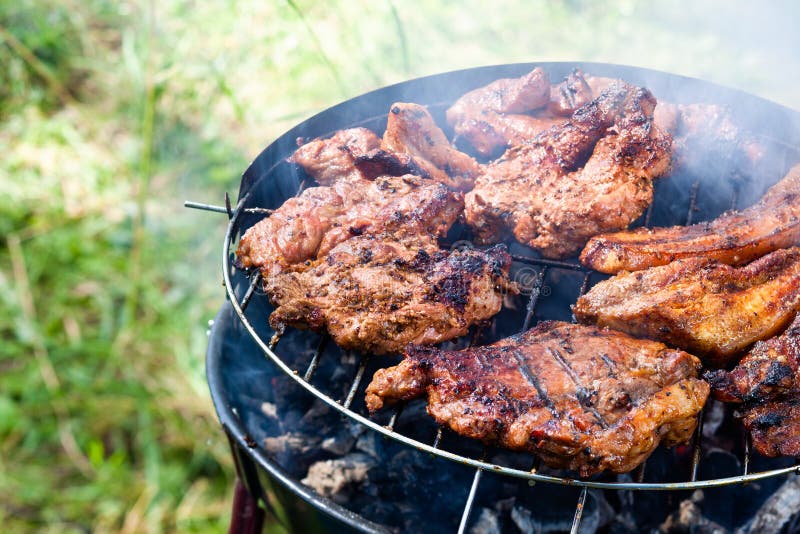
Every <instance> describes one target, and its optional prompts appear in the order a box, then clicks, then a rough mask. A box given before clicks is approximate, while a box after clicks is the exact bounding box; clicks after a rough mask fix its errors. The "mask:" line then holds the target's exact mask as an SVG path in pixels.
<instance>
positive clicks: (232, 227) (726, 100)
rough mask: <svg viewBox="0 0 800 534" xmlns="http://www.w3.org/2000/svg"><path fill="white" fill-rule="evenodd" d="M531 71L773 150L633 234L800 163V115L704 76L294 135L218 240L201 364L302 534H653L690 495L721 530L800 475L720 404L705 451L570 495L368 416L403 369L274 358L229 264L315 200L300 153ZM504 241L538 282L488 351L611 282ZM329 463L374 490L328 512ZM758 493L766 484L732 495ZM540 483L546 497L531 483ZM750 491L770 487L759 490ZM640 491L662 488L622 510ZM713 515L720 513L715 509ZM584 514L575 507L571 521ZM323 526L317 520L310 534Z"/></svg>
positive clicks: (411, 423) (357, 118)
mask: <svg viewBox="0 0 800 534" xmlns="http://www.w3.org/2000/svg"><path fill="white" fill-rule="evenodd" d="M537 65H538V66H541V67H543V68H544V69H545V70H546V71H547V72H548V74H550V77H551V79H553V80H557V79H560V78H561V77H563V76H565V75H566V74H567V73H569V72H570V71H571V70H572V69H573V68H576V67H577V68H580V69H582V70H583V71H584V72H585V73H587V74H591V75H596V76H609V77H618V78H623V79H625V80H626V81H628V82H630V83H633V84H638V85H642V86H645V87H648V88H649V89H651V90H652V91H653V93H654V94H655V95H656V96H657V97H658V98H659V99H665V100H669V101H673V102H678V103H693V102H708V103H716V104H722V105H726V106H729V107H730V108H731V109H732V110H734V114H735V116H736V118H737V119H738V121H739V122H740V124H741V125H742V127H743V128H745V129H748V130H750V131H751V132H753V134H754V135H755V138H756V140H758V141H759V142H760V143H761V144H762V145H763V146H765V147H766V148H767V149H768V153H769V157H768V158H765V160H764V163H763V164H762V165H760V166H759V168H758V169H755V170H748V171H747V172H746V173H743V172H742V169H740V168H739V167H738V165H737V164H736V163H735V162H733V160H730V159H725V158H709V161H707V162H706V163H705V164H704V165H701V166H693V167H692V168H691V169H686V170H683V171H680V172H676V173H674V174H673V175H672V176H670V177H669V178H666V179H662V180H660V181H658V182H657V184H656V192H655V199H656V200H655V202H654V203H653V206H652V207H651V209H650V210H648V212H647V214H645V215H643V216H642V218H640V220H639V221H637V222H636V223H634V225H642V224H645V223H646V224H649V225H654V226H661V225H672V224H686V223H687V222H698V221H702V220H708V219H711V218H714V217H716V216H718V215H719V214H720V213H722V212H723V211H725V210H727V209H730V208H732V207H734V208H741V207H744V206H748V205H750V204H752V203H753V202H754V201H755V200H757V199H758V198H759V197H760V196H761V195H762V194H763V192H764V191H765V190H766V189H767V188H768V187H769V186H770V185H772V184H774V183H775V182H776V181H777V180H779V179H780V178H781V177H783V175H784V174H785V172H786V171H787V170H788V169H789V168H790V167H791V166H792V165H793V164H795V163H797V162H800V155H799V154H798V150H797V147H798V146H800V128H798V126H799V125H800V114H798V113H797V112H794V111H792V110H789V109H787V108H784V107H782V106H779V105H777V104H774V103H772V102H769V101H767V100H764V99H761V98H758V97H755V96H752V95H748V94H746V93H742V92H740V91H736V90H732V89H728V88H724V87H720V86H717V85H714V84H710V83H707V82H703V81H700V80H696V79H691V78H686V77H682V76H676V75H672V74H667V73H662V72H656V71H652V70H646V69H639V68H634V67H624V66H618V65H608V64H593V63H538V64H511V65H500V66H492V67H482V68H477V69H469V70H462V71H455V72H450V73H445V74H440V75H435V76H429V77H426V78H420V79H416V80H411V81H408V82H404V83H401V84H397V85H393V86H389V87H386V88H383V89H379V90H377V91H373V92H370V93H367V94H365V95H362V96H359V97H357V98H354V99H351V100H348V101H346V102H343V103H341V104H339V105H337V106H334V107H332V108H330V109H328V110H326V111H323V112H322V113H319V114H318V115H315V116H314V117H312V118H310V119H308V120H307V121H305V122H303V123H301V124H299V125H298V126H296V127H294V128H292V129H291V130H289V131H288V132H286V133H285V134H284V135H282V136H281V137H280V138H279V139H277V140H276V141H275V142H274V143H272V144H271V145H270V146H268V147H267V148H266V149H265V150H264V151H263V152H262V153H261V154H260V155H259V156H258V157H257V158H256V159H255V160H254V161H253V163H252V164H251V165H250V167H249V168H248V169H247V171H246V172H245V173H244V175H243V177H242V181H241V187H240V191H239V198H238V202H237V205H236V208H235V209H234V210H233V212H232V218H231V222H230V224H229V227H228V231H227V234H226V236H225V240H224V243H223V275H224V278H225V283H226V289H227V293H228V297H229V300H230V301H231V303H229V304H226V305H225V306H224V307H223V309H222V310H221V311H220V314H219V315H218V317H217V320H216V323H215V325H214V328H213V329H212V332H211V338H210V343H209V351H208V356H207V365H208V381H209V386H210V389H211V395H212V398H213V401H214V404H215V407H216V410H217V413H218V415H219V418H220V421H221V422H222V424H223V427H224V429H225V431H226V432H227V434H228V435H229V437H230V438H231V442H232V445H233V448H234V454H235V456H236V457H237V464H238V465H239V468H240V476H241V477H242V478H243V479H244V480H245V482H246V483H247V485H248V487H249V488H250V489H251V491H252V492H253V493H254V494H256V495H260V496H261V497H262V499H263V500H264V501H265V502H267V499H266V493H265V492H264V491H263V485H262V484H260V482H259V478H260V477H261V478H263V477H268V478H270V479H271V480H273V481H277V484H273V486H275V487H276V488H283V489H281V490H278V493H283V494H292V495H294V496H295V497H298V498H299V499H293V502H295V504H292V505H286V506H287V507H286V509H287V511H292V510H295V509H296V508H297V506H296V504H297V503H304V504H302V505H300V508H299V510H300V512H299V513H298V514H296V515H293V518H292V521H294V522H296V521H298V520H301V521H305V522H306V523H303V524H302V527H303V531H305V530H306V528H309V529H310V528H311V527H312V526H316V527H320V528H328V529H331V528H332V529H333V530H336V529H339V528H356V529H358V530H364V531H376V530H380V529H391V530H400V531H403V530H408V529H414V530H426V531H427V530H440V529H444V530H449V531H452V530H455V529H456V528H460V529H462V530H468V529H470V528H474V527H475V525H476V524H482V523H480V522H481V521H488V522H489V523H491V521H494V520H495V519H496V520H497V521H505V523H504V524H508V525H510V524H511V523H513V524H514V525H516V527H517V528H523V526H524V525H525V524H526V523H525V521H528V522H529V523H530V525H533V526H534V527H536V528H543V525H545V524H546V525H550V526H549V527H548V528H550V527H552V528H556V529H557V528H559V526H560V525H563V524H566V525H567V530H569V528H573V529H577V528H578V527H579V526H580V525H581V523H580V522H581V513H583V523H582V528H583V529H584V530H587V529H590V527H591V526H592V525H595V526H600V525H601V522H602V521H601V520H603V521H606V520H608V518H607V517H605V516H604V515H603V514H606V515H608V510H609V509H612V510H613V512H614V513H615V514H620V513H623V512H625V510H627V511H628V512H630V513H634V512H632V511H631V510H634V509H637V508H640V509H644V510H647V511H648V513H650V514H651V515H652V517H653V518H652V520H651V522H650V523H643V524H639V525H638V526H639V527H644V528H648V529H650V528H656V527H658V525H659V524H660V522H661V521H663V519H664V518H665V517H666V515H668V514H669V513H670V512H671V511H673V510H674V509H675V508H676V506H677V504H678V503H679V502H680V500H681V499H682V498H686V495H687V491H689V490H691V489H696V488H706V489H705V492H706V495H707V496H711V497H713V496H714V495H717V497H718V498H724V499H726V500H727V501H728V502H730V505H729V506H726V507H719V506H718V507H716V508H718V509H717V510H712V511H711V512H709V513H710V514H711V515H712V516H714V515H715V514H716V516H719V517H716V516H715V517H714V520H715V521H717V522H718V523H720V524H724V525H727V526H728V527H729V528H733V527H734V526H737V525H740V524H741V523H742V522H743V521H745V520H746V518H747V517H748V514H752V512H753V511H754V510H755V509H756V508H757V507H758V506H759V505H760V503H761V502H763V500H764V499H765V498H766V497H767V496H768V495H769V494H770V492H771V491H772V489H774V488H775V487H776V486H777V485H778V484H780V483H781V482H782V480H781V478H773V477H775V476H777V475H779V474H784V473H788V472H792V471H793V470H794V467H793V464H792V462H791V461H788V460H786V459H783V460H780V459H779V460H767V459H764V458H760V457H758V456H757V455H753V456H752V457H751V456H750V455H749V453H748V452H747V451H746V445H745V442H744V440H743V439H742V432H741V428H740V427H738V426H737V424H736V422H735V421H733V420H732V418H731V417H730V416H729V415H730V414H729V413H728V412H727V411H726V409H724V408H723V407H722V406H721V405H720V406H714V404H715V403H711V404H710V405H709V407H707V410H706V414H709V413H711V415H707V418H708V417H715V418H716V419H714V420H713V421H710V422H709V424H707V425H706V432H704V433H703V434H702V435H701V436H700V439H695V446H694V450H692V449H691V447H683V448H676V449H673V450H669V451H667V450H664V449H659V450H658V451H657V452H656V453H655V454H654V455H653V457H652V459H651V460H650V461H648V463H647V468H646V469H645V470H643V471H639V472H635V473H634V474H633V475H623V476H620V477H616V476H611V475H601V476H598V477H594V478H593V479H590V480H576V479H574V478H572V477H573V476H574V475H571V474H569V473H564V472H556V471H550V470H547V469H538V467H537V466H536V464H535V463H532V459H531V457H530V456H528V455H522V454H513V453H509V452H505V451H499V450H494V449H492V448H484V447H483V446H482V445H481V444H479V443H476V442H473V441H470V440H466V439H463V438H460V437H458V436H455V435H453V434H451V433H449V432H448V431H446V430H445V431H444V432H442V431H441V430H440V429H437V427H436V425H435V423H434V422H433V421H432V420H431V419H430V418H429V417H428V416H427V415H426V414H425V413H424V402H422V401H413V402H411V403H409V404H408V405H406V406H405V407H403V408H401V409H400V410H398V411H395V412H390V413H382V414H378V415H376V416H369V414H368V413H367V411H366V408H365V406H364V402H363V393H364V388H365V387H366V384H367V383H369V380H370V378H371V376H372V373H373V372H374V371H375V369H377V368H378V367H385V366H387V365H391V364H393V363H395V362H396V361H397V359H392V358H379V357H373V358H370V357H368V356H366V355H358V354H354V353H343V352H342V351H340V350H339V349H338V348H337V347H335V346H334V344H333V343H332V342H327V341H326V339H325V337H324V336H320V335H318V334H314V333H310V332H302V331H296V330H289V331H287V332H286V333H284V334H283V335H282V336H281V337H280V339H279V341H278V342H277V345H275V346H271V345H270V343H271V340H272V341H276V340H275V339H274V338H273V336H274V334H275V332H273V331H272V330H271V329H270V328H269V326H268V322H267V318H268V316H269V313H270V312H271V311H272V307H271V306H270V304H269V302H268V299H267V298H266V296H265V295H263V294H261V293H260V291H259V289H258V283H257V279H256V277H255V276H252V275H251V274H250V273H246V272H242V271H241V270H238V269H236V268H235V267H234V259H235V258H234V256H233V252H232V251H233V250H235V244H236V242H237V241H238V237H239V236H241V234H242V233H243V232H244V231H245V230H246V229H247V228H249V227H250V226H252V225H253V224H255V223H256V222H257V221H258V220H260V219H261V218H262V217H264V216H265V215H264V214H263V213H259V212H258V210H257V208H277V207H279V206H280V205H281V204H282V203H283V202H284V201H285V200H286V199H288V198H290V197H291V196H293V195H295V194H297V193H298V191H299V190H301V189H302V188H303V187H304V186H307V185H309V183H308V181H307V180H306V178H305V176H304V175H303V174H302V172H300V171H298V170H296V169H295V168H294V167H293V166H291V165H289V164H288V163H286V161H285V159H286V157H288V156H289V155H290V154H291V153H292V152H293V151H294V150H295V149H296V147H297V141H296V140H297V138H313V137H318V136H325V135H327V134H330V133H332V132H334V131H336V130H338V129H342V128H348V127H354V126H365V127H367V128H370V129H372V130H373V131H375V132H376V133H378V134H381V133H382V132H383V130H384V129H385V125H386V114H387V112H388V110H389V107H390V105H391V104H392V103H394V102H417V103H421V104H425V105H427V106H428V108H429V110H430V111H431V113H432V115H433V116H434V118H435V119H436V121H437V123H438V124H439V125H441V126H444V125H445V120H444V112H445V110H446V109H447V107H448V106H449V105H450V104H451V103H452V102H453V100H455V99H456V98H457V97H458V96H460V95H461V94H463V93H464V92H466V91H468V90H470V89H473V88H475V87H479V86H481V85H485V84H486V83H488V82H490V81H493V80H495V79H497V78H503V77H515V76H520V75H522V74H524V73H526V72H528V71H530V70H531V69H532V68H533V67H534V66H537ZM444 129H445V132H446V133H448V134H452V132H450V131H448V130H447V129H446V128H444ZM451 237H455V238H456V239H469V234H468V232H466V230H465V229H463V228H460V229H455V230H454V232H453V235H452V236H451ZM509 244H510V245H511V252H512V254H513V255H514V258H515V263H514V267H513V268H512V275H517V274H519V273H520V272H521V271H522V270H527V272H528V274H530V275H531V277H530V279H532V280H534V284H533V286H531V287H530V288H529V289H530V290H529V291H527V292H526V294H525V295H522V296H520V297H518V298H516V300H515V301H513V302H512V303H511V305H510V306H508V307H506V308H505V309H504V310H503V311H502V312H501V313H500V314H499V315H498V316H497V318H496V319H495V321H494V322H493V324H492V326H491V327H490V328H487V329H484V330H483V331H482V332H481V337H480V343H482V344H483V343H490V342H492V341H495V340H496V339H499V338H501V337H505V336H507V335H510V334H513V333H516V332H518V331H520V330H521V329H522V328H523V327H524V326H526V325H533V324H535V323H536V322H538V321H540V320H544V319H560V320H570V319H571V312H570V308H569V306H570V305H571V304H572V303H574V301H575V299H576V298H577V296H578V295H579V294H580V293H581V292H582V291H585V290H586V288H587V287H591V285H592V284H594V283H596V282H597V281H599V280H601V279H603V276H602V275H599V274H598V273H593V272H591V271H587V270H586V269H584V268H583V267H581V266H580V265H579V264H578V263H577V261H576V260H575V259H574V258H573V259H569V260H566V261H563V262H552V261H547V260H543V259H542V258H541V257H540V256H539V255H537V254H536V253H535V252H533V251H532V250H530V249H527V248H526V247H522V246H520V245H518V244H512V243H509ZM466 343H467V340H457V341H455V342H451V343H448V344H446V345H447V346H448V347H463V346H465V344H466ZM265 356H266V357H265ZM715 414H716V415H715ZM720 418H721V419H720ZM717 419H720V421H721V422H719V421H717ZM287 436H289V437H291V438H292V439H287ZM720 455H722V456H720ZM718 458H721V459H718ZM325 461H339V462H344V463H342V464H341V465H342V466H344V467H343V469H342V471H343V472H346V471H347V470H348V469H350V468H352V471H353V472H355V471H358V470H359V469H360V470H362V471H363V470H365V469H366V470H367V472H368V473H369V474H368V476H367V477H366V479H365V480H360V479H358V480H357V479H353V480H351V481H349V482H348V483H345V484H344V487H345V490H344V491H340V492H338V493H336V492H334V493H333V498H332V499H328V498H326V497H323V496H322V495H320V494H318V493H316V492H315V491H313V490H312V489H310V488H309V487H307V486H305V485H304V484H303V483H302V482H301V480H302V479H303V478H304V477H305V476H306V474H307V472H308V469H309V466H310V465H312V464H314V463H320V462H325ZM347 462H349V463H347ZM335 465H339V464H335ZM532 468H534V472H532ZM745 471H746V472H745ZM356 478H357V477H356ZM525 479H527V480H525ZM757 479H758V480H759V482H758V484H753V485H742V484H738V483H741V482H744V481H747V480H757ZM409 480H410V481H411V484H408V481H409ZM536 482H540V483H537V484H535V485H531V484H534V483H536ZM547 482H555V483H556V484H557V485H555V486H554V485H552V484H548V483H547ZM576 486H577V487H576ZM753 486H758V491H754V489H753ZM409 488H414V490H413V491H412V490H410V489H409ZM603 489H612V490H615V491H602V490H603ZM638 489H643V490H647V489H652V490H666V491H663V492H661V493H660V495H657V494H656V493H653V492H635V493H636V494H637V495H638V496H637V497H636V498H634V497H630V498H628V497H626V496H625V495H627V494H628V493H631V494H633V490H638ZM669 490H674V491H669ZM715 492H716V493H715ZM720 496H721V497H720ZM335 501H338V502H335ZM707 501H708V502H718V501H714V499H713V498H710V500H709V499H707ZM576 502H579V503H580V506H578V507H577V510H578V512H577V513H576V506H575V503H576ZM737 503H738V504H737ZM609 507H610V508H609ZM626 507H627V508H626ZM628 509H630V510H628ZM430 510H435V513H431V512H430ZM604 510H605V511H604ZM312 511H313V512H312ZM625 513H627V512H625ZM493 514H494V515H493ZM526 514H527V515H526ZM537 514H538V515H537ZM512 516H513V517H512ZM723 516H724V517H723ZM313 518H316V519H314V521H316V523H315V524H314V525H311V524H308V522H309V521H312V519H313ZM321 518H324V519H321ZM498 518H499V519H498ZM509 518H511V519H509ZM526 518H527V519H526ZM312 522H313V521H312ZM565 522H566V523H565ZM487 524H488V523H487ZM415 525H416V527H417V528H414V527H415ZM520 525H522V526H520ZM570 525H571V526H570ZM298 528H299V527H298ZM532 528H533V527H532Z"/></svg>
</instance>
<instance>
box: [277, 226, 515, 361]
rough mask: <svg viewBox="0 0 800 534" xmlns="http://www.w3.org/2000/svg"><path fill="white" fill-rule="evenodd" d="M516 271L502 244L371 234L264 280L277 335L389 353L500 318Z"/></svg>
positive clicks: (461, 331)
mask: <svg viewBox="0 0 800 534" xmlns="http://www.w3.org/2000/svg"><path fill="white" fill-rule="evenodd" d="M510 266H511V257H510V256H509V255H508V253H507V252H506V249H505V247H504V246H503V245H497V246H495V247H493V248H491V249H489V250H486V251H482V250H477V249H466V250H455V251H452V252H445V251H442V250H439V248H438V246H437V244H436V241H435V240H434V239H430V238H427V239H423V238H421V237H413V238H406V239H398V238H396V237H395V236H388V235H380V236H376V235H365V236H360V237H355V238H353V239H350V240H348V241H345V242H343V243H341V244H339V245H338V246H336V247H335V248H334V249H333V250H331V251H330V252H329V253H328V254H327V255H326V256H325V257H324V258H322V259H320V260H318V261H317V262H316V263H315V264H314V265H313V266H312V267H311V268H310V269H307V270H304V271H302V272H292V271H285V272H283V273H280V274H279V275H276V276H272V277H270V278H267V279H265V281H264V289H265V291H266V292H267V294H269V295H270V298H271V300H272V302H273V303H274V304H275V305H276V309H275V311H274V312H273V314H272V315H271V316H270V324H271V325H272V326H273V328H275V329H276V330H279V331H280V330H282V329H283V328H284V327H285V326H294V327H298V328H311V329H313V330H317V331H322V330H327V331H328V332H329V333H330V335H331V337H332V338H333V340H334V341H335V342H336V343H337V344H338V345H339V346H341V347H343V348H346V349H358V350H363V351H368V352H370V353H373V354H390V353H398V352H402V351H403V349H404V348H405V347H406V345H407V344H409V343H415V344H422V345H425V344H430V343H439V342H441V341H445V340H448V339H452V338H454V337H458V336H462V335H464V334H466V333H467V331H468V329H469V327H470V325H472V324H475V323H478V322H481V321H483V320H485V319H488V318H490V317H491V316H493V315H494V314H496V313H497V312H498V311H500V308H501V306H502V301H503V294H504V293H506V292H509V291H512V292H513V291H516V287H515V285H514V284H513V283H512V282H510V281H509V279H508V271H509V268H510Z"/></svg>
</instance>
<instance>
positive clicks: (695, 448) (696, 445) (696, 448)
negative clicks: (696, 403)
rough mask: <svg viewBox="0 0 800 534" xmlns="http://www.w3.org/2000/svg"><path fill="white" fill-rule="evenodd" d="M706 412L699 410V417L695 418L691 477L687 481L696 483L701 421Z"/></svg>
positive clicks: (700, 443)
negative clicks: (695, 427) (695, 426)
mask: <svg viewBox="0 0 800 534" xmlns="http://www.w3.org/2000/svg"><path fill="white" fill-rule="evenodd" d="M705 413H706V410H705V408H703V409H702V410H700V415H698V416H697V429H696V430H695V434H694V446H693V447H692V475H691V477H689V480H690V481H692V482H695V481H697V466H698V465H700V453H701V452H702V441H703V419H704V416H705Z"/></svg>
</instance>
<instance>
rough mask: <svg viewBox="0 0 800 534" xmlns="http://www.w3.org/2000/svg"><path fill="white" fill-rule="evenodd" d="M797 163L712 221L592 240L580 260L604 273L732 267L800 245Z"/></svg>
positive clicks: (799, 175) (598, 237)
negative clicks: (689, 265)
mask: <svg viewBox="0 0 800 534" xmlns="http://www.w3.org/2000/svg"><path fill="white" fill-rule="evenodd" d="M799 198H800V165H798V166H795V167H793V168H792V169H791V170H790V171H789V173H788V174H787V175H786V176H785V177H784V178H783V180H781V181H780V182H778V183H777V184H775V185H774V186H772V187H771V188H770V189H769V191H767V193H766V194H765V195H764V197H762V199H761V200H760V201H759V202H758V203H756V204H754V205H753V206H751V207H749V208H747V209H744V210H742V211H729V212H727V213H724V214H722V215H721V216H720V217H718V218H716V219H714V220H713V221H710V222H703V223H699V224H694V225H692V226H672V227H669V228H652V229H648V228H637V229H635V230H628V231H623V232H616V233H613V234H605V235H599V236H596V237H593V238H592V239H590V240H589V243H588V244H587V245H586V248H584V249H583V252H582V253H581V262H582V263H583V264H584V265H586V266H587V267H591V268H592V269H595V270H598V271H600V272H603V273H612V274H613V273H617V272H619V271H622V270H626V271H638V270H641V269H646V268H648V267H653V266H656V265H665V264H667V263H669V262H671V261H674V260H676V259H680V258H689V257H703V258H711V259H715V260H719V261H721V262H723V263H728V264H731V265H740V264H742V263H747V262H749V261H751V260H753V259H755V258H758V257H759V256H763V255H764V254H767V253H769V252H772V251H773V250H777V249H779V248H784V247H789V246H792V245H796V244H798V243H800V202H798V199H799Z"/></svg>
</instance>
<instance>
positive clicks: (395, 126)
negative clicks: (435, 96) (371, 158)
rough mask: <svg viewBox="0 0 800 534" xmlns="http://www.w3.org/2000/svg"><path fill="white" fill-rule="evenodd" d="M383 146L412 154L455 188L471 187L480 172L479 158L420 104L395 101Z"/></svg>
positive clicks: (434, 175)
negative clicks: (461, 147)
mask: <svg viewBox="0 0 800 534" xmlns="http://www.w3.org/2000/svg"><path fill="white" fill-rule="evenodd" d="M381 146H382V148H383V150H385V151H388V152H394V153H397V154H408V155H409V156H411V158H412V159H413V161H414V164H416V165H417V166H418V167H419V168H420V169H422V170H423V172H425V173H426V174H427V175H428V176H430V177H431V178H433V179H434V180H436V181H437V182H441V183H443V184H445V185H446V186H448V187H449V188H451V189H454V190H459V191H465V190H468V189H471V188H472V184H473V182H474V180H475V177H476V176H477V175H478V174H479V173H480V166H479V165H478V162H477V161H475V159H473V158H472V157H471V156H468V155H467V154H464V153H463V152H460V151H459V150H457V149H456V148H454V147H453V146H452V145H451V144H450V141H449V140H448V139H447V136H445V134H444V132H443V131H442V130H441V129H440V128H439V127H438V126H436V123H435V122H434V121H433V117H431V114H430V113H429V112H428V110H427V109H425V107H424V106H421V105H419V104H408V103H402V102H398V103H395V104H392V106H391V108H390V109H389V117H388V121H387V124H386V132H384V134H383V141H382V145H381Z"/></svg>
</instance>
